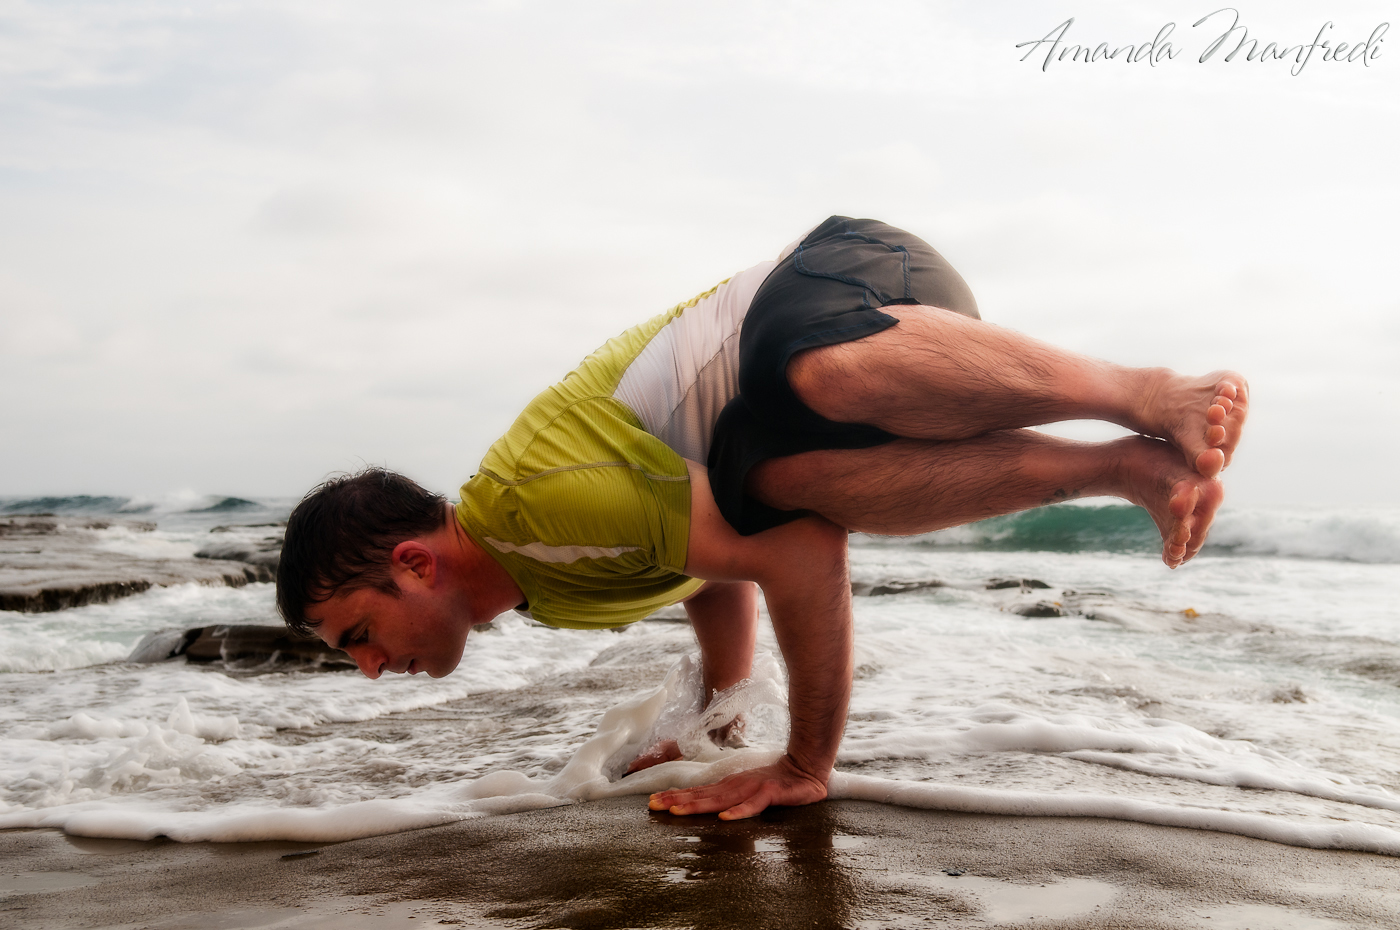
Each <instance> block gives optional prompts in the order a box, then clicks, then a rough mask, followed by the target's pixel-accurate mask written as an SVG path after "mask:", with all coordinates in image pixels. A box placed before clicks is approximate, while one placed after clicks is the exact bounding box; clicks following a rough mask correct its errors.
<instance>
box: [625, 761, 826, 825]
mask: <svg viewBox="0 0 1400 930" xmlns="http://www.w3.org/2000/svg"><path fill="white" fill-rule="evenodd" d="M825 797H826V782H825V780H823V779H818V778H816V777H813V776H812V775H810V774H805V773H801V772H799V771H797V770H796V769H795V768H794V767H793V766H792V765H790V764H786V765H785V764H784V763H781V762H780V763H777V764H774V765H769V766H764V767H763V768H758V769H750V770H749V771H747V772H737V773H735V774H733V775H730V776H729V777H728V778H725V779H723V780H722V781H719V782H716V783H715V784H713V785H701V786H700V787H698V788H684V789H672V790H670V791H658V792H657V793H656V794H653V795H652V796H651V798H650V799H649V800H648V801H647V806H648V807H650V808H651V809H652V810H654V811H670V812H671V813H672V814H675V815H677V816H681V817H684V816H688V815H690V814H715V813H718V814H719V815H720V819H722V820H740V819H742V818H744V817H752V816H753V815H754V814H757V813H760V812H761V811H764V810H766V809H767V808H768V807H770V806H772V805H774V804H782V805H797V804H812V803H814V802H816V801H820V800H822V799H823V798H825Z"/></svg>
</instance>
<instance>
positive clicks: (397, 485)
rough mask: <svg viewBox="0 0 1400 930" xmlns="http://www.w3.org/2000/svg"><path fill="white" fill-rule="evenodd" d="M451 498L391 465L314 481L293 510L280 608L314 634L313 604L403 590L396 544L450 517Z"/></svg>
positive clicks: (281, 567) (280, 569)
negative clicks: (345, 594)
mask: <svg viewBox="0 0 1400 930" xmlns="http://www.w3.org/2000/svg"><path fill="white" fill-rule="evenodd" d="M446 502H447V499H446V498H444V497H443V496H442V495H441V494H433V493H431V492H429V491H427V490H425V489H424V488H423V487H422V486H420V485H419V484H418V483H417V482H415V481H412V480H411V479H408V478H405V477H404V476H403V475H400V474H397V473H395V472H392V471H389V470H388V469H384V468H366V469H365V470H364V471H361V472H359V473H358V474H354V475H341V476H340V477H337V478H331V479H329V480H327V481H326V482H325V483H323V484H321V485H320V486H319V487H315V488H312V489H311V491H310V492H308V493H307V495H306V496H305V497H303V498H302V499H301V503H299V504H297V505H296V508H295V509H293V510H292V515H291V516H290V517H288V518H287V535H286V540H285V541H284V542H283V544H282V558H281V561H280V562H279V563H278V565H277V609H278V611H280V612H281V614H282V619H283V620H285V621H286V623H287V626H288V627H290V628H291V629H292V630H293V631H295V632H297V633H301V634H302V635H310V634H311V632H312V630H313V629H314V627H315V626H316V624H315V623H314V622H312V621H310V620H308V619H307V617H306V609H307V608H308V607H309V606H311V605H312V604H319V603H322V602H324V601H328V600H330V599H331V598H332V597H334V596H335V594H336V592H338V591H342V590H354V589H355V588H375V589H377V590H380V591H383V592H385V593H386V594H390V595H392V596H394V597H398V595H399V589H398V585H396V584H395V583H394V580H393V577H392V576H391V575H390V574H389V559H390V556H391V555H392V554H393V551H394V547H395V546H397V545H398V544H399V543H401V542H403V541H404V540H405V539H415V538H417V537H420V536H426V535H428V534H429V533H432V532H434V531H435V530H437V529H438V528H439V527H441V526H442V525H443V523H444V521H445V520H446V514H447V508H446V506H445V504H446Z"/></svg>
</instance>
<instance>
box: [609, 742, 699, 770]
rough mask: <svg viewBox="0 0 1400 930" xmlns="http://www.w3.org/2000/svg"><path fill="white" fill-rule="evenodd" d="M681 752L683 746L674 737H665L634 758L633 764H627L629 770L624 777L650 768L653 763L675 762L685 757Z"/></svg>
mask: <svg viewBox="0 0 1400 930" xmlns="http://www.w3.org/2000/svg"><path fill="white" fill-rule="evenodd" d="M684 758H685V756H684V755H682V754H681V747H680V746H679V745H678V744H677V743H676V741H675V740H673V739H664V740H662V741H661V742H659V743H657V744H656V745H655V746H653V747H651V748H650V749H648V750H647V751H646V752H644V753H642V754H641V755H640V756H638V757H637V758H635V759H633V760H632V764H631V765H629V766H627V771H626V773H624V775H623V777H624V778H626V777H627V776H628V775H631V774H632V773H633V772H640V771H641V770H642V769H649V768H651V767H652V766H653V765H660V764H661V763H663V762H674V761H676V760H677V759H684Z"/></svg>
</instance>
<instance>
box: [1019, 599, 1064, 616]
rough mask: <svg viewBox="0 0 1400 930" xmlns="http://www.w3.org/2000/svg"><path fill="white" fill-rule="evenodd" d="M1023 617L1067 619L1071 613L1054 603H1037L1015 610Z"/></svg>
mask: <svg viewBox="0 0 1400 930" xmlns="http://www.w3.org/2000/svg"><path fill="white" fill-rule="evenodd" d="M1013 613H1018V614H1020V615H1021V616H1023V617H1067V616H1069V612H1068V611H1066V610H1065V609H1064V607H1062V606H1061V605H1059V604H1057V603H1055V602H1054V601H1036V602H1035V603H1034V604H1024V605H1022V606H1020V607H1017V608H1015V609H1014V610H1013Z"/></svg>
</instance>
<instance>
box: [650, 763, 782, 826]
mask: <svg viewBox="0 0 1400 930" xmlns="http://www.w3.org/2000/svg"><path fill="white" fill-rule="evenodd" d="M750 782H752V783H750ZM761 785H762V782H761V781H757V780H753V779H745V778H744V777H743V773H740V774H739V775H731V776H729V777H728V778H726V779H724V780H723V781H720V782H718V783H716V784H713V785H701V786H700V787H699V788H686V789H683V790H680V791H658V792H657V793H656V794H653V795H652V796H651V799H650V800H649V801H648V802H647V806H648V807H650V808H651V809H652V810H654V811H663V810H664V811H670V812H671V813H673V814H675V815H677V816H679V817H684V816H686V815H688V814H713V813H716V812H718V811H725V810H728V809H729V808H731V807H733V806H734V805H736V804H739V803H742V802H744V801H746V800H748V799H749V798H751V797H752V796H753V795H754V794H755V793H756V792H757V791H758V790H759V789H760V788H761ZM767 806H768V804H767V802H765V803H763V805H762V806H760V807H759V808H758V810H763V808H765V807H767ZM755 813H757V811H755ZM745 816H748V815H745Z"/></svg>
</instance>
